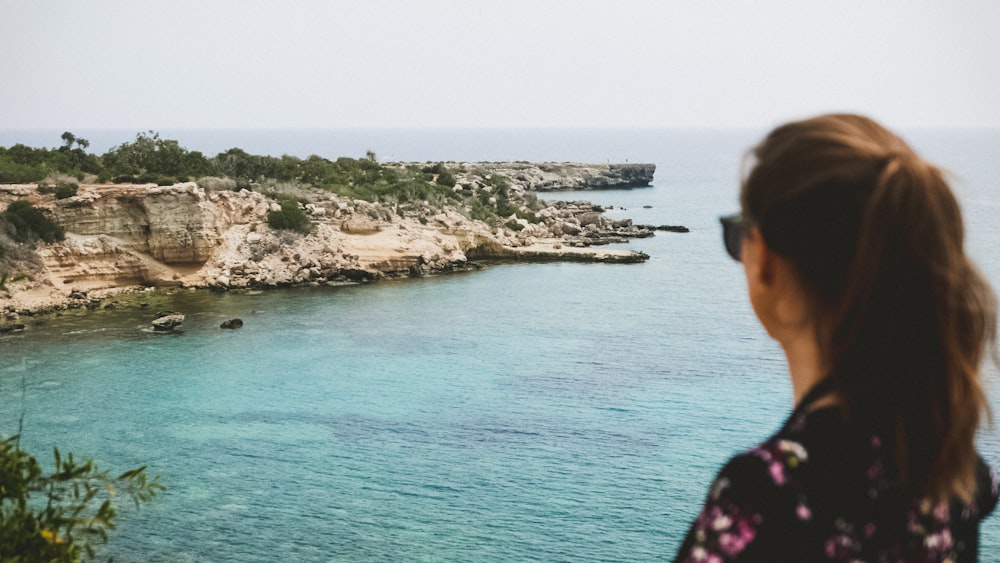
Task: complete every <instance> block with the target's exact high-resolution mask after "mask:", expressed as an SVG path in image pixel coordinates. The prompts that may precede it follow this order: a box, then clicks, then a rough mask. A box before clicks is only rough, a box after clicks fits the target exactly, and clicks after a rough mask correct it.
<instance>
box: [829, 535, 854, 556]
mask: <svg viewBox="0 0 1000 563" xmlns="http://www.w3.org/2000/svg"><path fill="white" fill-rule="evenodd" d="M856 551H857V550H856V548H855V545H854V541H853V540H851V538H850V537H848V536H847V535H844V534H841V535H839V536H836V537H833V538H830V539H828V540H826V557H827V559H834V560H838V561H847V560H848V558H849V557H851V556H853V555H854V554H855V552H856Z"/></svg>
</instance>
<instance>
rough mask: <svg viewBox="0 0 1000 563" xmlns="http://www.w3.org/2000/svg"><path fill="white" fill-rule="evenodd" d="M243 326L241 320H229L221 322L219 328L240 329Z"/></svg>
mask: <svg viewBox="0 0 1000 563" xmlns="http://www.w3.org/2000/svg"><path fill="white" fill-rule="evenodd" d="M241 326H243V319H229V320H228V321H222V324H220V325H219V328H240V327H241Z"/></svg>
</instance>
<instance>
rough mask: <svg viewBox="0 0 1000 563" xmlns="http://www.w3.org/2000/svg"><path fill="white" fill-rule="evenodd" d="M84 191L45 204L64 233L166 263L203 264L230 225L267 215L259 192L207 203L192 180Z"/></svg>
mask: <svg viewBox="0 0 1000 563" xmlns="http://www.w3.org/2000/svg"><path fill="white" fill-rule="evenodd" d="M86 188H87V189H82V190H81V193H78V195H77V196H76V197H73V198H69V199H66V200H61V201H57V202H55V203H54V204H53V205H52V206H51V209H52V212H53V215H54V216H55V219H56V221H57V222H58V223H59V224H60V225H62V226H63V227H65V229H66V231H67V232H70V233H76V234H80V235H104V236H110V237H113V238H115V239H117V240H118V241H120V243H121V244H122V245H123V246H124V247H125V248H127V249H129V250H133V251H135V252H140V253H143V254H147V255H149V256H150V257H151V258H153V259H155V260H159V261H161V262H163V263H165V264H170V265H201V264H204V263H205V262H207V261H208V260H209V258H210V257H211V255H212V252H213V250H214V249H215V247H216V246H218V245H219V244H220V237H221V236H222V235H223V233H224V232H225V231H226V230H227V229H228V228H229V227H230V226H231V225H232V224H234V223H237V222H240V221H243V222H246V221H259V220H261V219H262V218H263V217H265V216H266V212H267V203H266V201H265V198H263V196H260V195H259V194H250V192H245V193H246V194H249V195H242V196H240V195H237V194H235V193H233V192H220V193H217V194H213V197H212V198H211V200H210V198H208V197H207V196H206V194H205V192H204V190H202V189H201V188H199V187H198V186H197V185H196V184H194V183H193V182H189V183H183V184H176V185H174V186H165V187H160V186H131V185H129V186H87V187H86ZM241 193H244V192H241Z"/></svg>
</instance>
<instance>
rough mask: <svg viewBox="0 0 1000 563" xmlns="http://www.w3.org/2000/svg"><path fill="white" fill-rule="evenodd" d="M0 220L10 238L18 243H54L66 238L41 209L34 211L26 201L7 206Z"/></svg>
mask: <svg viewBox="0 0 1000 563" xmlns="http://www.w3.org/2000/svg"><path fill="white" fill-rule="evenodd" d="M0 220H3V222H5V223H6V227H7V232H8V233H9V234H10V237H11V238H12V239H14V240H16V241H18V242H29V241H32V240H35V239H41V240H43V241H45V242H55V241H58V240H63V239H64V238H66V236H65V231H64V230H63V228H62V227H60V226H59V225H57V224H56V223H55V221H53V220H52V219H49V218H48V217H46V216H45V214H44V213H42V210H41V209H36V208H35V206H33V205H31V203H30V202H29V201H27V200H23V199H19V200H17V201H12V202H11V203H10V205H8V206H7V210H6V211H4V212H3V214H0Z"/></svg>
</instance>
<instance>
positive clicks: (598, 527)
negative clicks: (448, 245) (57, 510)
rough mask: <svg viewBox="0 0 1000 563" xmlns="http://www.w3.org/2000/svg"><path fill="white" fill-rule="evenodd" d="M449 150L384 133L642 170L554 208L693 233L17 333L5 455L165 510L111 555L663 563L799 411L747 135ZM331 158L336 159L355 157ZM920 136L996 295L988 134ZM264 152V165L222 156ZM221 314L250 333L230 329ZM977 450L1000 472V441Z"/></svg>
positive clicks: (150, 509)
mask: <svg viewBox="0 0 1000 563" xmlns="http://www.w3.org/2000/svg"><path fill="white" fill-rule="evenodd" d="M312 134H313V135H319V133H316V132H313V133H312ZM410 134H412V135H417V133H413V132H411V133H410ZM464 134H465V135H471V137H469V138H473V139H475V140H476V142H475V143H470V142H469V140H468V138H466V139H464V140H462V141H461V142H459V141H457V140H456V139H460V138H461V135H460V134H458V133H455V134H449V135H445V134H444V133H443V132H437V133H435V134H429V133H420V134H419V135H417V136H418V137H419V139H424V140H425V141H424V142H426V143H427V148H426V149H424V152H423V153H421V152H420V150H419V146H420V142H419V141H418V140H415V139H413V138H411V137H407V133H405V132H399V133H398V134H397V138H398V142H399V143H400V144H399V146H391V147H388V150H389V151H391V152H396V153H400V154H404V155H405V157H406V159H407V160H445V159H447V157H446V156H444V155H443V153H445V152H447V151H448V150H454V151H455V152H462V151H465V152H463V153H462V154H460V155H458V156H457V157H456V158H459V159H464V160H500V159H521V160H592V161H595V160H596V161H600V159H601V156H599V155H601V154H609V155H610V154H628V155H633V156H630V157H629V158H631V159H632V161H633V162H637V161H652V162H655V163H656V164H657V165H658V168H657V173H656V179H655V181H654V185H653V186H652V187H649V188H641V189H633V190H625V191H602V192H585V193H584V192H581V193H563V194H555V195H546V196H544V197H546V198H547V199H550V198H568V199H588V200H591V201H593V202H594V203H597V204H601V205H604V206H607V207H613V209H611V210H610V211H609V214H610V215H611V216H613V217H615V218H621V217H631V218H633V219H634V220H635V221H636V222H638V223H649V224H672V225H685V226H687V227H689V228H690V229H691V232H690V233H686V234H680V233H659V234H658V235H657V236H656V237H655V238H651V239H642V240H634V241H632V242H631V243H629V245H627V246H626V247H629V248H634V249H637V250H642V251H644V252H646V253H648V254H649V255H650V260H649V261H648V262H645V263H643V264H629V265H607V264H562V263H546V264H493V265H487V266H486V267H485V268H484V269H482V270H480V271H476V272H468V273H461V274H453V275H446V276H436V277H428V278H421V279H409V280H401V281H391V282H380V283H377V284H372V285H359V286H344V287H310V288H297V289H287V290H272V291H264V292H226V293H218V292H207V291H179V292H176V293H163V292H151V293H144V294H141V295H138V296H133V297H130V298H127V299H126V298H123V299H120V300H119V302H118V303H117V304H116V308H115V309H113V310H106V311H99V312H91V313H83V312H74V313H67V314H65V315H64V316H62V317H50V318H46V319H44V320H41V321H39V322H30V321H29V327H28V330H27V331H25V332H24V333H22V334H17V335H8V336H4V337H2V338H0V365H2V366H4V367H3V368H2V369H0V396H2V397H3V401H2V403H0V431H2V432H3V433H5V434H7V435H9V434H13V433H15V432H17V430H18V427H19V424H21V422H20V421H21V420H22V417H23V429H22V435H23V440H22V445H23V446H24V447H25V448H26V449H28V450H29V451H31V452H33V453H34V454H36V455H37V456H39V457H40V458H42V460H43V461H47V458H48V453H47V452H49V451H50V450H51V448H52V447H59V448H60V449H61V450H62V451H64V452H65V451H73V452H74V453H75V454H76V455H77V456H84V457H93V458H94V459H95V460H96V461H97V462H98V464H99V465H100V466H101V467H104V468H108V469H111V470H112V472H115V471H117V470H124V469H126V468H131V467H135V466H138V465H148V466H149V471H150V472H151V473H153V474H159V475H160V476H161V479H162V481H163V483H164V484H165V485H166V486H167V490H166V491H165V492H163V493H162V494H161V495H160V497H158V498H157V499H156V500H155V501H154V502H153V503H152V504H150V505H147V506H144V507H142V508H141V509H139V510H134V509H131V508H128V507H127V505H126V506H125V508H124V509H123V510H122V514H121V518H120V525H119V529H118V530H115V531H113V532H112V533H111V541H110V543H109V545H108V546H107V548H106V549H105V550H104V551H103V555H104V556H105V557H114V558H116V559H119V560H142V561H297V560H301V561H493V560H512V561H520V560H545V561H634V560H652V559H664V558H669V557H670V556H672V554H673V552H674V551H675V550H676V548H677V546H678V545H679V542H680V540H681V538H682V536H683V534H684V532H685V531H686V529H687V527H688V525H689V524H690V521H691V519H692V518H693V517H694V516H695V514H696V512H697V510H698V509H699V507H700V504H701V502H702V501H703V499H704V496H705V494H706V492H707V486H708V483H709V482H710V480H711V479H712V477H713V475H714V473H715V472H716V471H717V470H718V468H719V467H720V465H721V464H722V463H724V461H725V460H726V459H727V458H728V456H730V455H732V454H733V453H735V452H738V451H740V450H742V449H745V448H748V447H750V446H752V445H754V444H755V443H757V442H758V441H760V440H761V439H763V438H765V437H766V436H768V435H769V434H770V433H771V432H773V431H774V430H775V429H776V428H777V427H778V426H779V425H780V423H781V422H782V420H783V418H784V417H785V416H786V415H787V413H788V411H789V408H790V404H791V392H790V387H789V384H788V381H787V374H786V370H785V366H784V362H783V358H782V355H781V353H780V350H779V349H778V348H777V346H776V345H775V344H774V343H773V342H772V341H770V340H769V339H768V338H767V336H766V334H765V333H764V332H763V330H762V329H761V328H760V326H759V324H758V323H757V321H756V319H755V318H754V316H753V313H752V311H751V309H750V307H749V305H748V304H747V301H746V297H745V287H744V280H743V274H742V270H741V268H740V267H739V265H738V264H736V263H734V262H732V261H731V260H730V259H729V258H728V257H727V256H726V255H725V253H724V251H723V250H722V245H721V236H720V234H719V228H718V223H717V216H718V215H720V214H724V213H728V212H731V211H734V210H735V209H736V208H737V202H736V185H737V178H738V169H739V163H740V157H741V155H742V152H743V150H744V149H745V148H746V147H747V146H748V145H749V144H750V143H752V142H753V141H754V140H755V139H756V137H757V135H758V133H757V132H747V131H739V132H693V131H689V132H677V131H659V132H655V131H636V132H628V131H614V132H589V133H576V134H570V133H569V132H535V133H534V136H532V134H531V132H516V133H514V132H507V133H504V132H496V131H494V132H480V133H478V134H473V133H469V132H466V133H464ZM257 135H263V133H257ZM338 135H339V134H334V133H330V137H329V138H330V139H340V141H337V142H347V141H346V140H345V139H344V138H341V137H338ZM435 135H436V136H435ZM476 135H478V136H476ZM304 137H309V136H308V135H304ZM289 138H291V136H289ZM345 138H346V137H345ZM910 138H911V140H912V141H913V142H914V144H915V145H916V146H917V148H918V149H920V150H922V151H923V152H924V153H925V154H926V155H927V156H928V157H929V158H931V159H933V160H936V161H938V162H940V163H941V164H943V165H945V166H946V167H948V168H949V169H950V170H952V172H953V173H954V176H955V183H956V191H957V192H958V194H959V196H960V198H961V200H962V203H963V205H964V207H965V212H966V219H967V223H968V231H969V244H970V250H971V252H972V254H973V255H974V256H975V257H976V259H977V261H978V262H979V264H980V265H981V266H982V267H983V269H984V271H985V272H986V273H987V275H988V276H989V277H990V279H991V280H992V281H993V283H994V285H997V286H1000V260H998V258H997V256H996V253H995V251H994V250H993V249H994V248H995V247H996V246H997V244H998V243H1000V226H998V222H997V221H995V217H996V216H997V212H998V211H1000V209H998V207H1000V187H998V185H997V182H998V180H1000V163H998V161H997V160H996V159H994V158H993V157H994V156H995V155H996V154H1000V152H998V149H1000V133H998V132H991V131H979V132H976V131H965V132H940V131H938V132H914V133H913V134H912V136H911V137H910ZM427 139H430V140H429V141H427ZM182 140H183V139H182ZM390 140H391V138H390ZM254 142H257V143H262V144H263V143H266V142H273V141H267V140H266V139H263V140H262V139H259V138H257V139H256V140H255V138H247V139H245V140H241V139H240V138H234V139H233V140H232V145H233V146H250V145H252V144H253V143H254ZM314 142H315V141H314ZM360 142H362V143H364V144H362V145H360V146H362V147H364V148H363V149H361V150H362V151H363V150H367V149H369V148H372V149H374V150H376V151H378V150H380V149H379V147H377V146H376V147H370V146H367V145H368V144H369V142H368V141H367V140H364V141H360ZM331 143H333V142H332V141H331ZM333 144H335V143H333ZM470 145H472V146H476V147H479V148H478V149H477V150H479V151H480V153H479V156H476V154H474V151H473V152H472V153H470V151H469V149H468V147H469V146H470ZM518 145H522V146H521V151H520V152H518V153H514V152H511V151H513V148H512V147H515V148H516V147H517V146H518ZM188 146H189V148H192V149H198V148H199V147H197V146H190V144H189V145H188ZM407 146H408V147H411V148H410V149H407V148H405V147H407ZM294 150H299V149H298V148H296V147H290V148H289V151H288V152H291V151H294ZM342 150H343V152H347V149H342ZM410 150H412V151H413V152H412V153H408V152H407V151H410ZM572 151H576V153H578V156H573V155H572V154H568V153H569V152H572ZM207 152H210V151H207ZM251 152H253V151H251ZM272 152H277V151H272ZM315 152H321V151H320V150H316V151H315ZM609 158H610V157H609ZM614 160H618V159H617V158H616V159H614ZM166 309H170V310H176V311H180V312H183V313H185V314H186V315H187V319H186V320H185V322H184V324H183V325H182V329H183V330H182V331H181V332H178V333H176V334H159V333H154V332H151V331H150V330H149V326H150V325H149V321H150V319H151V318H152V316H153V314H154V313H155V312H156V311H159V310H166ZM236 317H238V318H241V319H243V320H244V323H245V324H244V326H243V328H241V329H238V330H232V331H230V330H221V329H219V323H221V322H222V321H224V320H226V319H230V318H236ZM989 376H990V378H991V380H990V381H991V383H990V386H991V388H992V390H993V395H992V399H993V405H994V410H995V411H997V412H1000V409H998V407H1000V401H998V399H1000V386H998V385H997V380H998V376H997V374H996V372H995V370H992V371H991V373H990V375H989ZM980 444H981V446H980V447H981V450H982V452H983V454H984V456H985V457H986V458H987V459H988V460H990V461H991V462H992V463H993V464H994V465H998V464H1000V440H998V439H997V433H996V432H993V431H989V432H985V433H984V434H983V435H982V436H981V440H980ZM997 518H998V517H994V518H992V519H990V520H988V521H987V523H986V524H985V525H984V528H983V535H984V538H983V546H982V549H983V553H984V554H987V555H985V556H984V557H983V560H984V561H986V560H990V557H991V555H989V554H993V555H996V554H997V553H1000V520H998V519H997Z"/></svg>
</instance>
